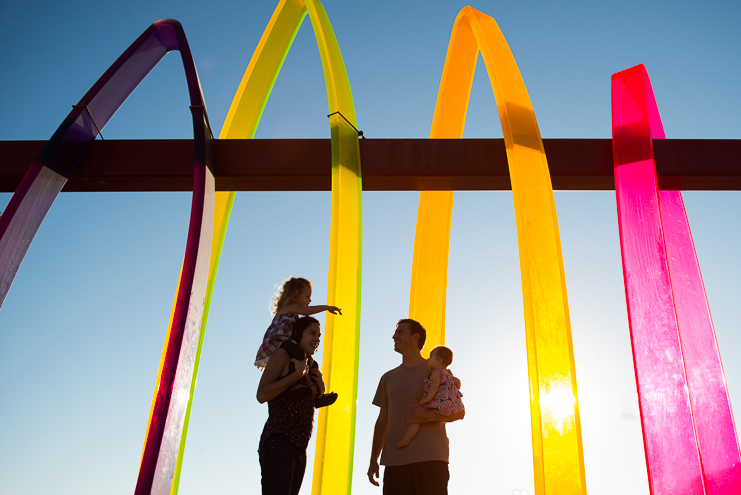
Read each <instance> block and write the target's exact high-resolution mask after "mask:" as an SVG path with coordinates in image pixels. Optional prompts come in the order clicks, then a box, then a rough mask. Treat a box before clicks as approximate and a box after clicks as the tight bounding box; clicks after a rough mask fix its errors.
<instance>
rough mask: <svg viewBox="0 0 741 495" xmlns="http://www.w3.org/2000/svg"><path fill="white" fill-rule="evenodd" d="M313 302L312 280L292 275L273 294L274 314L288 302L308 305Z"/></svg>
mask: <svg viewBox="0 0 741 495" xmlns="http://www.w3.org/2000/svg"><path fill="white" fill-rule="evenodd" d="M310 302H311V282H309V281H308V280H306V279H305V278H298V277H291V278H289V279H288V280H286V281H285V282H283V285H282V286H281V288H280V290H278V292H277V293H276V294H275V295H274V296H273V308H272V310H273V314H275V313H277V312H278V311H279V310H280V308H281V307H282V306H285V305H286V304H292V303H298V304H299V305H300V306H308V305H309V303H310Z"/></svg>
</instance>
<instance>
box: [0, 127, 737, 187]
mask: <svg viewBox="0 0 741 495" xmlns="http://www.w3.org/2000/svg"><path fill="white" fill-rule="evenodd" d="M212 143H213V151H214V162H215V167H214V168H215V169H214V175H215V177H216V189H217V190H220V191H329V190H330V186H331V178H330V172H331V170H330V164H331V156H330V153H331V148H330V142H329V140H328V139H231V140H225V139H222V140H216V139H215V140H213V141H212ZM45 144H46V141H0V157H1V158H0V159H1V160H2V161H1V162H0V191H1V192H12V191H14V190H15V188H16V187H17V186H18V184H19V183H20V181H21V179H22V178H23V175H24V174H25V173H26V170H28V168H29V167H30V165H31V163H32V162H33V160H34V159H35V158H36V157H37V156H38V154H39V152H40V151H41V149H42V148H43V147H44V145H45ZM543 144H544V146H545V151H546V156H547V158H548V166H549V168H550V171H551V179H552V182H553V188H554V189H556V190H612V189H614V188H615V181H614V177H613V162H612V140H610V139H544V140H543ZM360 153H361V166H362V171H363V190H365V191H419V190H455V191H480V190H508V189H511V185H510V180H509V170H508V168H507V155H506V152H505V147H504V140H503V139H363V140H361V142H360ZM654 153H655V156H656V167H657V175H658V178H659V187H661V188H662V189H677V190H706V191H707V190H716V191H720V190H734V191H738V190H741V140H738V139H733V140H728V139H661V140H658V139H657V140H655V141H654ZM192 173H193V141H192V140H189V139H182V140H179V139H178V140H106V141H95V142H94V143H93V144H92V146H91V147H90V150H89V151H88V153H87V154H86V155H85V157H84V158H83V159H82V161H81V162H80V164H79V165H78V166H77V169H76V170H75V172H74V174H73V175H72V177H71V178H70V179H69V181H68V182H67V184H66V185H65V187H64V189H63V190H64V191H67V192H73V191H75V192H93V191H98V192H106V191H190V190H191V188H192V187H193V177H192Z"/></svg>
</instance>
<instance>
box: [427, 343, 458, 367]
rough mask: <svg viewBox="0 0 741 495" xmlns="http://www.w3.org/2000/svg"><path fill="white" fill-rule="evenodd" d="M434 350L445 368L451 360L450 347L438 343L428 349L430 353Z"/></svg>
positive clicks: (451, 352)
mask: <svg viewBox="0 0 741 495" xmlns="http://www.w3.org/2000/svg"><path fill="white" fill-rule="evenodd" d="M435 351H437V357H438V358H439V359H442V360H443V364H444V365H445V367H446V368H447V367H448V366H450V363H452V362H453V351H452V350H451V349H450V347H445V346H444V345H439V346H437V347H435V348H434V349H432V350H431V351H430V354H432V353H433V352H435Z"/></svg>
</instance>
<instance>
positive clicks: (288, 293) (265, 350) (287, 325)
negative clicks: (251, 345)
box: [255, 277, 342, 371]
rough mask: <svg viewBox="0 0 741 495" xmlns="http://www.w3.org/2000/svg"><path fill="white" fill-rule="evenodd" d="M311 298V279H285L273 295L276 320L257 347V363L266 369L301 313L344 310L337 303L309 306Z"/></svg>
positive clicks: (274, 319) (289, 337)
mask: <svg viewBox="0 0 741 495" xmlns="http://www.w3.org/2000/svg"><path fill="white" fill-rule="evenodd" d="M310 302H311V282H309V281H308V280H306V279H305V278H294V277H291V278H289V279H288V280H286V281H285V282H284V283H283V286H282V287H281V288H280V290H279V291H278V293H277V294H275V296H273V315H274V317H273V322H272V323H271V324H270V326H269V327H268V329H267V330H266V331H265V336H264V337H263V339H262V345H261V346H260V348H259V349H258V350H257V357H256V358H255V366H257V369H259V370H260V371H263V370H264V369H265V366H267V364H268V360H269V359H270V355H271V354H273V352H275V350H276V349H277V348H279V347H280V346H281V344H282V343H283V342H285V341H290V340H291V335H292V334H293V324H294V322H295V321H296V318H297V316H298V315H304V316H306V315H313V314H316V313H321V312H322V311H329V312H330V313H332V314H340V315H341V314H342V311H340V308H338V307H336V306H309V303H310Z"/></svg>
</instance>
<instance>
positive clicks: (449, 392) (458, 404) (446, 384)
mask: <svg viewBox="0 0 741 495" xmlns="http://www.w3.org/2000/svg"><path fill="white" fill-rule="evenodd" d="M431 385H432V381H431V380H430V379H429V378H425V382H424V385H423V389H424V391H425V397H426V396H427V394H428V393H429V391H430V386H431ZM461 397H463V394H461V391H460V390H458V387H456V386H455V380H454V379H453V373H451V372H450V370H440V387H438V389H437V393H436V394H435V396H434V397H433V398H432V400H431V401H429V402H425V403H424V404H422V405H423V406H424V407H426V408H427V409H430V410H432V411H435V412H436V413H438V414H442V415H443V416H450V415H451V414H455V413H457V412H459V411H462V410H463V409H464V407H463V399H461Z"/></svg>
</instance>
